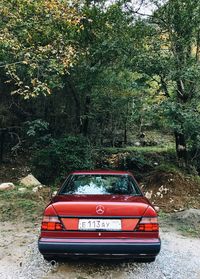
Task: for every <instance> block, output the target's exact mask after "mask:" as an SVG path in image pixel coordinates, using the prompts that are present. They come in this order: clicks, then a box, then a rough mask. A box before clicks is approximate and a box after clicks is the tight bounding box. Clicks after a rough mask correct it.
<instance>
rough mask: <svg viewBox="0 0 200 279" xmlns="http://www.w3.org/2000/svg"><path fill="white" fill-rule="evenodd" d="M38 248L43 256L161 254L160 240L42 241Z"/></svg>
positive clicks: (143, 256)
mask: <svg viewBox="0 0 200 279" xmlns="http://www.w3.org/2000/svg"><path fill="white" fill-rule="evenodd" d="M38 248H39V251H40V253H41V254H43V255H44V256H45V255H54V256H69V255H88V256H89V255H113V256H114V255H118V256H120V255H121V256H123V255H130V256H131V257H135V258H146V257H155V256H156V255H158V253H159V252H160V248H161V242H160V239H158V241H156V242H149V241H148V242H133V241H132V240H130V242H127V241H126V242H116V243H115V242H90V241H89V239H88V240H87V241H85V242H82V241H80V242H79V241H78V240H77V239H76V240H74V242H72V240H70V242H66V241H63V242H62V241H56V239H55V240H53V241H52V239H51V241H48V240H47V239H40V240H39V241H38Z"/></svg>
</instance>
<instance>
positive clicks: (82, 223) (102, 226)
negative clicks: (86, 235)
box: [78, 219, 121, 231]
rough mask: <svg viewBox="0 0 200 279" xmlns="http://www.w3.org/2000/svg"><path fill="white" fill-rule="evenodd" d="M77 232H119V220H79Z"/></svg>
mask: <svg viewBox="0 0 200 279" xmlns="http://www.w3.org/2000/svg"><path fill="white" fill-rule="evenodd" d="M78 228H79V230H86V231H93V230H104V231H119V230H121V220H110V219H80V220H79V224H78Z"/></svg>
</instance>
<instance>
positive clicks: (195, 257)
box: [0, 222, 200, 279]
mask: <svg viewBox="0 0 200 279" xmlns="http://www.w3.org/2000/svg"><path fill="white" fill-rule="evenodd" d="M38 227H39V225H38V224H35V226H34V227H33V224H31V223H28V224H25V223H19V222H18V223H16V224H13V223H10V222H3V223H0V235H1V238H0V278H1V279H36V278H37V279H47V278H50V279H51V278H52V279H55V278H56V279H61V278H63V279H64V278H65V279H68V278H69V279H91V278H92V279H94V278H95V279H100V278H101V279H112V278H115V279H129V278H130V279H136V278H137V279H145V278H146V279H147V278H148V279H188V278H190V279H200V239H197V238H196V239H195V238H189V237H184V236H182V235H180V234H178V233H177V232H175V231H173V230H172V229H170V230H166V229H162V231H161V238H162V250H161V253H160V255H159V256H158V258H157V259H156V262H155V263H150V264H144V263H143V264H139V263H133V262H130V261H125V262H122V261H119V260H118V261H116V260H115V261H101V260H98V261H97V260H85V261H83V260H82V261H80V260H77V261H72V260H71V261H67V262H65V263H59V264H56V265H55V266H52V265H51V264H50V263H47V262H45V261H44V260H43V258H42V256H41V255H40V254H39V252H38V250H37V236H38V233H39V229H38Z"/></svg>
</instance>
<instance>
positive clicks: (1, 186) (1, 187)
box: [0, 182, 15, 191]
mask: <svg viewBox="0 0 200 279" xmlns="http://www.w3.org/2000/svg"><path fill="white" fill-rule="evenodd" d="M14 188H15V185H14V184H13V183H11V182H7V183H1V184H0V191H5V190H6V191H7V190H13V189H14Z"/></svg>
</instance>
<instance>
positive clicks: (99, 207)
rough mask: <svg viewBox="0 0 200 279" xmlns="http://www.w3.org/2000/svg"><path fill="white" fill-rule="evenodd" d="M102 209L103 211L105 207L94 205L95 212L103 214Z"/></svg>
mask: <svg viewBox="0 0 200 279" xmlns="http://www.w3.org/2000/svg"><path fill="white" fill-rule="evenodd" d="M104 211H105V208H104V207H103V205H97V207H96V213H97V214H103V213H104Z"/></svg>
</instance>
